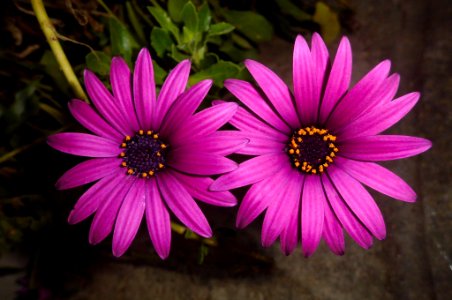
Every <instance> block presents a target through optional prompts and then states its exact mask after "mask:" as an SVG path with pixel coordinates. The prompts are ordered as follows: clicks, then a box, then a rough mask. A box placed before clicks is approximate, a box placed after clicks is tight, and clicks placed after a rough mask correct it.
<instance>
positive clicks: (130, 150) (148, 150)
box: [119, 130, 168, 178]
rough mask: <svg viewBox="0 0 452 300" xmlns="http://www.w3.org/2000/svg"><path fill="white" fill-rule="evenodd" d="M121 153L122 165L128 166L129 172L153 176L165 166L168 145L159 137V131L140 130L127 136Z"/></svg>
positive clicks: (144, 176)
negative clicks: (131, 135)
mask: <svg viewBox="0 0 452 300" xmlns="http://www.w3.org/2000/svg"><path fill="white" fill-rule="evenodd" d="M121 148H123V149H124V151H123V152H121V154H120V155H119V156H120V157H121V158H122V163H121V166H122V167H124V168H127V174H129V175H136V176H141V177H143V178H146V177H149V176H153V175H155V173H157V172H158V171H160V170H161V169H163V168H165V166H166V159H165V157H166V152H167V150H168V145H167V144H165V143H163V142H162V141H161V140H160V139H159V135H158V133H154V132H152V131H151V130H148V131H147V132H145V131H144V130H139V131H138V132H137V133H136V134H135V135H134V136H133V137H130V136H126V137H125V139H124V141H123V143H122V144H121Z"/></svg>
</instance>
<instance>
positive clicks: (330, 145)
mask: <svg viewBox="0 0 452 300" xmlns="http://www.w3.org/2000/svg"><path fill="white" fill-rule="evenodd" d="M328 147H330V148H335V147H336V146H334V144H333V143H330V144H329V145H328Z"/></svg>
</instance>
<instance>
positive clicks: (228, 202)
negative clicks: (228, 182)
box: [173, 172, 237, 207]
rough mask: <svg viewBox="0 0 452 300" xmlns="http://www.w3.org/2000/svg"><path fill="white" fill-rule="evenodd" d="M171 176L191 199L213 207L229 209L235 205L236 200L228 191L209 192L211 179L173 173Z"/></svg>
mask: <svg viewBox="0 0 452 300" xmlns="http://www.w3.org/2000/svg"><path fill="white" fill-rule="evenodd" d="M173 175H174V176H175V177H176V178H177V179H178V180H179V182H180V183H182V185H183V186H184V187H185V189H186V190H187V192H188V193H189V194H190V195H191V196H192V197H193V198H196V199H198V200H200V201H202V202H205V203H208V204H211V205H215V206H224V207H230V206H235V205H236V204H237V199H236V198H235V196H234V195H233V194H232V193H230V192H228V191H225V192H212V191H210V190H209V186H210V185H211V184H212V182H213V179H212V178H209V177H197V176H189V175H185V174H182V173H179V172H174V173H173Z"/></svg>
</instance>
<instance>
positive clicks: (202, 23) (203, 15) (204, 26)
mask: <svg viewBox="0 0 452 300" xmlns="http://www.w3.org/2000/svg"><path fill="white" fill-rule="evenodd" d="M198 17H199V23H198V24H199V27H198V31H199V32H206V31H207V30H209V26H210V21H211V20H212V16H211V14H210V9H209V4H208V3H207V2H204V4H203V5H201V7H200V8H199V12H198Z"/></svg>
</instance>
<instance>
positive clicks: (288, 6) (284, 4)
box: [276, 0, 312, 21]
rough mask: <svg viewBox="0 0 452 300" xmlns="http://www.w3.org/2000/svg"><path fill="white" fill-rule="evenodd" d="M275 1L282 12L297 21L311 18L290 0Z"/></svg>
mask: <svg viewBox="0 0 452 300" xmlns="http://www.w3.org/2000/svg"><path fill="white" fill-rule="evenodd" d="M276 3H277V4H278V6H279V8H280V9H281V12H282V13H285V14H288V15H290V16H292V17H293V18H295V19H296V20H298V21H307V20H311V19H312V17H311V15H310V14H308V13H307V12H305V11H303V10H301V9H300V8H298V6H297V5H295V4H294V3H292V1H290V0H276Z"/></svg>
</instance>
